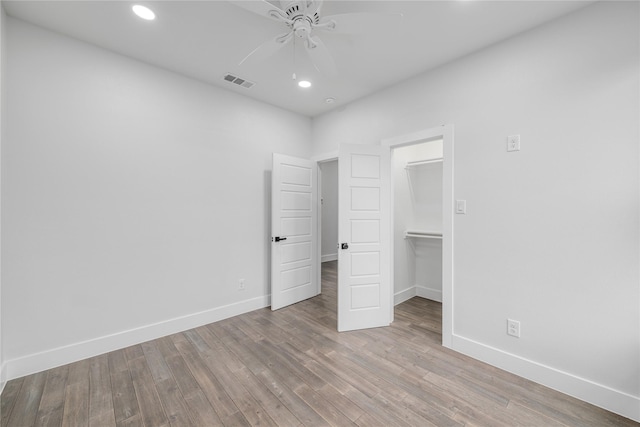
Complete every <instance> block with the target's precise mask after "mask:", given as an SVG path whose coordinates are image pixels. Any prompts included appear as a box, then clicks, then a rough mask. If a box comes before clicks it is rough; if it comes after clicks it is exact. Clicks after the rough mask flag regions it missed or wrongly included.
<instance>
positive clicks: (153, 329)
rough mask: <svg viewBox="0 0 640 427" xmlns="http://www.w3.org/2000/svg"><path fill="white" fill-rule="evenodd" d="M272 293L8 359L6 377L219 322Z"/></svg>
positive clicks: (254, 306)
mask: <svg viewBox="0 0 640 427" xmlns="http://www.w3.org/2000/svg"><path fill="white" fill-rule="evenodd" d="M270 299H271V297H270V296H269V295H265V296H261V297H257V298H253V299H249V300H245V301H240V302H237V303H233V304H229V305H225V306H222V307H215V308H212V309H209V310H205V311H201V312H199V313H194V314H189V315H186V316H181V317H176V318H173V319H169V320H166V321H162V322H158V323H154V324H151V325H146V326H142V327H139V328H135V329H130V330H128V331H123V332H118V333H115V334H112V335H107V336H103V337H99V338H95V339H91V340H88V341H83V342H79V343H75V344H71V345H67V346H63V347H58V348H54V349H51V350H47V351H43V352H41V353H35V354H30V355H27V356H24V357H20V358H17V359H12V360H8V361H6V362H5V365H4V369H2V374H4V375H3V376H2V380H3V381H8V380H12V379H14V378H20V377H23V376H25V375H30V374H33V373H36V372H41V371H45V370H47V369H51V368H55V367H57V366H62V365H66V364H67V363H72V362H77V361H78V360H82V359H86V358H89V357H93V356H97V355H100V354H104V353H108V352H110V351H114V350H118V349H120V348H124V347H129V346H131V345H135V344H140V343H143V342H146V341H150V340H153V339H156V338H160V337H164V336H166V335H170V334H175V333H177V332H182V331H186V330H188V329H192V328H196V327H198V326H202V325H206V324H208V323H213V322H217V321H219V320H223V319H227V318H229V317H233V316H237V315H239V314H243V313H248V312H250V311H253V310H258V309H260V308H264V307H268V306H269V304H270Z"/></svg>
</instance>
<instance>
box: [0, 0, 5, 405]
mask: <svg viewBox="0 0 640 427" xmlns="http://www.w3.org/2000/svg"><path fill="white" fill-rule="evenodd" d="M5 19H6V14H5V12H4V6H3V5H2V1H0V187H1V185H2V179H1V177H2V141H4V130H5V128H6V126H5V125H4V123H5V121H4V114H5V108H4V100H5V96H4V92H5V84H4V79H5V74H6V73H5V60H4V55H5V53H4V52H5V41H6V36H5ZM1 206H2V198H1V197H0V260H1V259H2V255H1V254H2V213H1V212H2V209H1ZM3 337H4V334H3V332H2V263H1V262H0V393H1V392H2V390H3V389H4V386H5V384H6V381H5V371H4V360H5V358H4V346H3V345H2V341H3V339H4V338H3Z"/></svg>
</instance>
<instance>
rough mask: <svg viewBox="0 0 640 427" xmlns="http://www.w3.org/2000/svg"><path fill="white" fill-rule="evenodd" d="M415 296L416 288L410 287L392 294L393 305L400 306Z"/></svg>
mask: <svg viewBox="0 0 640 427" xmlns="http://www.w3.org/2000/svg"><path fill="white" fill-rule="evenodd" d="M415 296H416V287H415V286H412V287H410V288H407V289H405V290H403V291H400V292H396V293H395V294H393V305H398V304H401V303H403V302H405V301H407V300H409V299H411V298H413V297H415Z"/></svg>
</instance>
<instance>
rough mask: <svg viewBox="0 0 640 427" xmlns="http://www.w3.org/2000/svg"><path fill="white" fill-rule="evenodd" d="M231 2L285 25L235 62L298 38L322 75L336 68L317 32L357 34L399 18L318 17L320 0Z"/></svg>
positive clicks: (263, 54) (370, 15) (261, 56)
mask: <svg viewBox="0 0 640 427" xmlns="http://www.w3.org/2000/svg"><path fill="white" fill-rule="evenodd" d="M233 4H234V5H236V6H239V7H242V8H244V9H246V10H249V11H251V12H253V13H256V14H258V15H260V16H263V17H266V18H269V19H272V20H274V21H277V22H280V23H282V24H284V26H286V27H287V31H286V32H285V33H283V34H280V35H278V36H276V37H274V38H273V39H271V40H268V41H267V42H265V43H263V44H261V45H260V46H258V47H257V48H256V49H254V50H253V51H252V52H251V53H249V55H247V56H246V57H245V58H244V59H243V60H242V61H241V62H240V64H239V65H242V64H245V63H249V62H251V63H257V62H259V61H262V60H264V59H266V58H268V57H269V56H271V55H273V54H275V53H276V52H277V51H279V50H280V49H281V48H282V47H283V46H285V45H286V44H288V43H290V42H291V41H294V43H295V40H301V41H302V42H303V43H304V46H305V48H306V51H307V53H308V54H309V57H310V58H311V61H312V62H313V64H314V65H315V67H316V68H317V69H318V71H320V72H321V73H323V74H326V75H335V74H336V72H337V69H336V65H335V62H334V60H333V58H332V56H331V54H330V53H329V50H328V49H327V47H326V46H325V44H324V43H323V42H322V40H321V39H320V37H319V36H318V33H319V32H320V31H325V32H331V33H341V34H349V33H358V32H361V31H363V30H364V29H366V28H374V29H375V28H380V27H382V28H384V27H385V26H388V25H389V22H390V20H393V18H394V17H402V15H401V14H395V15H394V14H379V13H343V14H337V15H330V16H322V13H321V11H322V4H323V1H322V0H300V1H292V0H281V1H280V2H279V4H280V6H281V7H277V6H275V5H274V4H273V3H271V2H267V1H265V0H261V1H235V2H233ZM294 76H295V74H294Z"/></svg>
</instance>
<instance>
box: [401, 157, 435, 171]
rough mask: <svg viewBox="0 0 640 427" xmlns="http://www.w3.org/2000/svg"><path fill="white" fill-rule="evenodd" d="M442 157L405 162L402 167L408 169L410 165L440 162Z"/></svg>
mask: <svg viewBox="0 0 640 427" xmlns="http://www.w3.org/2000/svg"><path fill="white" fill-rule="evenodd" d="M442 161H443V158H442V157H438V158H436V159H429V160H416V161H415V162H407V165H406V166H405V167H404V168H405V169H410V168H412V167H415V166H422V165H431V164H434V163H442Z"/></svg>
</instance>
